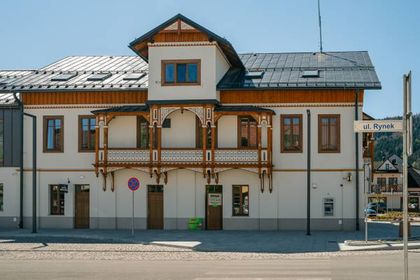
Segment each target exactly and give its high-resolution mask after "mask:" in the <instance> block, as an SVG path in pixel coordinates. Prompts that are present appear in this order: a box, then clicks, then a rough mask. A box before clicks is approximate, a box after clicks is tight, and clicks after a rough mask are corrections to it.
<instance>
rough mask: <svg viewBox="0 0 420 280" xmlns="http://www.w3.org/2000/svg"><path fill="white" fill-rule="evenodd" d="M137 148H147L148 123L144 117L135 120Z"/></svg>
mask: <svg viewBox="0 0 420 280" xmlns="http://www.w3.org/2000/svg"><path fill="white" fill-rule="evenodd" d="M137 148H141V149H146V148H149V122H148V121H147V120H146V119H145V118H144V117H138V118H137Z"/></svg>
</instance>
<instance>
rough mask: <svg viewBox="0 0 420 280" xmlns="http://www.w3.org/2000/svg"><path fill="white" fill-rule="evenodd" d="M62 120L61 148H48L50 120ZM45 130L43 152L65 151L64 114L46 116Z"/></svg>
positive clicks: (44, 119)
mask: <svg viewBox="0 0 420 280" xmlns="http://www.w3.org/2000/svg"><path fill="white" fill-rule="evenodd" d="M58 119H59V120H61V137H60V148H59V149H57V148H55V149H48V148H47V146H48V144H47V142H48V121H49V120H58ZM43 121H44V131H43V134H44V135H43V141H44V143H43V152H44V153H63V152H64V116H63V115H57V116H44V117H43Z"/></svg>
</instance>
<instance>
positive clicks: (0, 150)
mask: <svg viewBox="0 0 420 280" xmlns="http://www.w3.org/2000/svg"><path fill="white" fill-rule="evenodd" d="M3 162H4V122H3V120H2V119H0V165H2V164H3Z"/></svg>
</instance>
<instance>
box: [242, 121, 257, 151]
mask: <svg viewBox="0 0 420 280" xmlns="http://www.w3.org/2000/svg"><path fill="white" fill-rule="evenodd" d="M238 134H239V137H238V138H239V147H240V148H241V147H257V121H256V120H255V119H254V118H252V117H248V116H246V117H239V118H238Z"/></svg>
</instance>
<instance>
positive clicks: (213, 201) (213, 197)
mask: <svg viewBox="0 0 420 280" xmlns="http://www.w3.org/2000/svg"><path fill="white" fill-rule="evenodd" d="M208 205H209V206H212V207H217V206H221V205H222V194H221V193H209V194H208Z"/></svg>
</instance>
